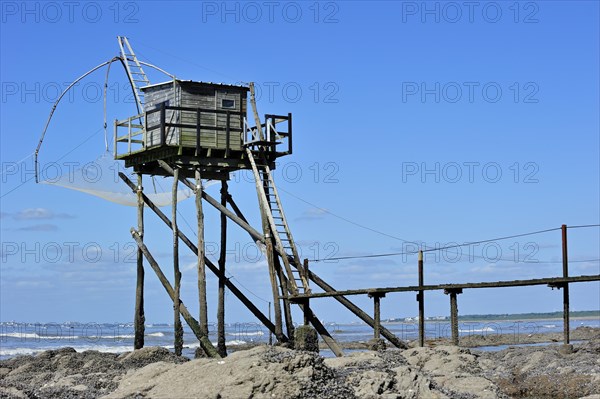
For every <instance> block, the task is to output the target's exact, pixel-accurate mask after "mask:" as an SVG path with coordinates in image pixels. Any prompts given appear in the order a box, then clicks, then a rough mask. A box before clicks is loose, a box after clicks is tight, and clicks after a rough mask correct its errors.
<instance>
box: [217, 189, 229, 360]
mask: <svg viewBox="0 0 600 399" xmlns="http://www.w3.org/2000/svg"><path fill="white" fill-rule="evenodd" d="M227 188H228V187H227V181H225V180H223V181H221V205H223V206H227V196H228V195H229V194H228V192H227ZM220 216H221V247H220V253H219V272H220V275H219V298H218V303H217V350H218V351H219V355H221V356H222V357H225V356H227V347H226V346H225V260H226V257H227V216H225V214H224V213H221V215H220Z"/></svg>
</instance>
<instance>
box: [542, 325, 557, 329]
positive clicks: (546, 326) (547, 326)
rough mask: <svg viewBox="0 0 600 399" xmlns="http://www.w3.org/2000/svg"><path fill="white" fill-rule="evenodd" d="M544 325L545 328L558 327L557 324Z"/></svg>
mask: <svg viewBox="0 0 600 399" xmlns="http://www.w3.org/2000/svg"><path fill="white" fill-rule="evenodd" d="M542 327H543V328H556V324H545V325H543V326H542Z"/></svg>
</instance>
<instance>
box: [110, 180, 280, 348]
mask: <svg viewBox="0 0 600 399" xmlns="http://www.w3.org/2000/svg"><path fill="white" fill-rule="evenodd" d="M119 177H120V178H121V180H123V181H124V182H125V183H126V184H127V185H128V186H129V188H131V189H132V190H133V191H135V190H136V186H135V184H133V182H132V181H131V180H129V178H128V177H127V176H126V175H125V174H123V173H120V172H119ZM142 198H143V200H144V204H145V205H146V206H147V207H148V208H149V209H150V210H152V211H153V212H154V213H155V214H156V216H158V218H159V219H160V220H162V221H163V223H164V224H166V225H167V227H168V228H170V229H172V228H173V225H172V223H171V221H170V220H169V218H168V217H167V216H166V215H165V214H164V212H163V211H162V210H161V209H160V208H159V207H158V206H156V205H155V204H154V202H152V200H150V198H148V197H147V196H146V195H145V194H144V193H142ZM178 234H179V238H180V239H181V241H183V243H184V244H185V245H186V246H187V247H188V248H189V249H190V250H191V251H192V252H193V253H194V254H197V253H198V248H197V247H196V245H194V243H192V241H191V240H190V239H189V238H188V237H187V236H186V235H185V234H184V233H182V232H181V231H178ZM204 260H205V262H206V266H207V267H208V268H209V270H210V271H211V272H212V273H214V274H215V275H216V276H217V277H219V278H220V277H221V276H223V278H225V286H226V287H227V288H228V289H229V291H231V293H232V294H233V295H235V297H236V298H238V299H239V300H240V302H242V304H244V306H246V308H248V310H249V311H250V312H251V313H252V314H253V315H254V316H255V317H256V318H257V319H258V320H259V321H260V322H261V323H263V324H264V325H265V326H266V327H267V328H268V329H269V331H271V332H273V333H275V325H274V324H273V323H272V322H271V320H269V318H268V317H267V316H265V315H264V314H263V313H262V312H261V311H260V309H258V308H257V307H256V305H254V303H253V302H252V301H251V300H250V299H249V298H248V297H247V296H246V295H244V293H243V292H242V291H241V290H240V289H239V288H238V287H237V286H236V285H235V284H233V283H232V282H231V281H230V280H229V279H227V278H226V277H225V276H224V275H222V274H221V273H220V271H219V269H218V268H217V267H216V266H215V265H214V264H213V263H212V262H211V261H210V259H208V258H205V259H204ZM287 340H288V338H287V337H286V336H285V334H283V333H282V335H281V341H282V342H287Z"/></svg>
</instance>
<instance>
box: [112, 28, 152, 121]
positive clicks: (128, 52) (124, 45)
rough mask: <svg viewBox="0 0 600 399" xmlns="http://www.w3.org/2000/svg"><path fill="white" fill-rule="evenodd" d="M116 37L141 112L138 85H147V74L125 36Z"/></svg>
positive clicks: (142, 107) (142, 99)
mask: <svg viewBox="0 0 600 399" xmlns="http://www.w3.org/2000/svg"><path fill="white" fill-rule="evenodd" d="M118 39H119V47H120V48H121V59H122V60H123V64H125V69H126V70H127V75H128V76H129V81H130V82H131V85H132V86H133V88H134V90H133V94H134V95H135V100H136V102H137V103H138V106H139V111H140V112H143V110H144V93H143V92H142V91H141V90H140V87H143V86H148V85H149V84H150V80H149V79H148V76H146V73H145V72H144V70H143V69H142V65H141V64H140V62H139V61H138V59H137V57H136V56H135V53H134V52H133V49H132V48H131V45H130V44H129V40H127V38H126V37H125V36H118Z"/></svg>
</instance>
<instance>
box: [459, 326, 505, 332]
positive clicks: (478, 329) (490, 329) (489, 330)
mask: <svg viewBox="0 0 600 399" xmlns="http://www.w3.org/2000/svg"><path fill="white" fill-rule="evenodd" d="M494 331H496V330H494V329H493V328H492V327H484V328H474V329H469V330H458V332H461V333H470V332H494Z"/></svg>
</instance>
